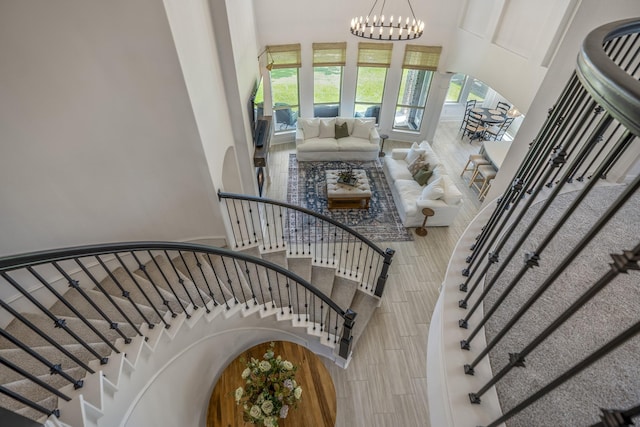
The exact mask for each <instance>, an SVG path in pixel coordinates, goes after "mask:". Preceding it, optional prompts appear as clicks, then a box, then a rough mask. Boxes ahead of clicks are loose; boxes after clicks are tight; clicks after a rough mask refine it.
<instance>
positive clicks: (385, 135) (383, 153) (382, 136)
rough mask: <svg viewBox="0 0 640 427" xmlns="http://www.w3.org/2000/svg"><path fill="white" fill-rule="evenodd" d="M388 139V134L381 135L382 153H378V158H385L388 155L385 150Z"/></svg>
mask: <svg viewBox="0 0 640 427" xmlns="http://www.w3.org/2000/svg"><path fill="white" fill-rule="evenodd" d="M387 138H389V135H387V134H386V133H381V134H380V139H381V140H382V144H381V145H380V152H379V153H378V157H384V156H385V154H386V153H385V152H384V151H383V150H384V141H385V140H386V139H387Z"/></svg>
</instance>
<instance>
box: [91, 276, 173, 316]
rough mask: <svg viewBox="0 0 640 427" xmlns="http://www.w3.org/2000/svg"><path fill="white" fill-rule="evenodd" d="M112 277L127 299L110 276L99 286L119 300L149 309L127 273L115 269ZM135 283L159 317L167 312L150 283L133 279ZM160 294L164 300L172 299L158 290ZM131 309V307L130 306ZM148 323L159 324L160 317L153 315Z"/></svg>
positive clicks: (138, 278) (145, 300) (163, 291)
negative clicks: (119, 298)
mask: <svg viewBox="0 0 640 427" xmlns="http://www.w3.org/2000/svg"><path fill="white" fill-rule="evenodd" d="M112 274H113V276H114V277H115V278H116V280H117V281H118V283H119V284H120V286H121V287H122V288H123V289H124V290H125V291H126V292H129V298H126V297H124V296H123V295H122V291H121V290H120V288H119V287H118V286H117V285H116V283H115V282H114V281H113V280H112V279H111V277H110V276H107V277H106V278H105V279H104V280H103V281H102V282H101V285H102V287H103V288H104V289H105V291H106V292H108V293H109V294H110V295H114V296H119V297H121V298H125V299H127V300H129V299H131V301H133V302H134V303H136V304H139V305H143V306H147V307H150V305H149V301H148V300H147V298H145V296H144V295H143V294H142V293H141V292H140V290H139V289H138V287H137V286H136V283H135V282H134V281H133V280H132V279H131V277H130V276H129V275H128V273H127V272H126V271H125V270H124V269H123V268H121V267H118V268H116V269H115V270H113V271H112ZM135 279H136V282H137V283H138V285H140V288H141V289H142V290H143V291H144V293H145V294H146V295H147V296H148V297H149V300H151V302H152V303H153V305H154V306H155V307H156V309H157V310H158V311H159V312H160V314H161V315H164V313H166V312H167V308H166V307H165V306H164V304H163V303H162V299H161V298H160V297H159V296H158V292H157V291H156V289H155V288H154V287H153V285H152V284H151V283H149V282H148V281H147V280H145V279H143V278H142V277H137V276H136V277H135ZM160 291H161V293H162V294H163V295H165V298H171V299H172V300H173V299H174V298H173V297H172V296H171V295H168V294H166V291H165V290H164V289H160ZM130 304H131V303H130ZM176 305H177V304H176ZM132 308H133V306H132ZM149 321H150V322H152V323H159V322H160V317H159V316H158V315H157V314H156V313H155V310H154V313H153V317H150V318H149Z"/></svg>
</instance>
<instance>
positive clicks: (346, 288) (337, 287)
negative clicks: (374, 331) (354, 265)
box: [330, 276, 359, 310]
mask: <svg viewBox="0 0 640 427" xmlns="http://www.w3.org/2000/svg"><path fill="white" fill-rule="evenodd" d="M358 286H359V284H358V282H357V281H355V280H351V279H349V278H346V277H342V276H336V277H335V279H334V280H333V288H332V290H331V295H330V297H331V299H332V300H333V302H335V303H336V304H338V305H339V306H340V307H341V308H342V309H343V310H346V309H347V308H349V307H351V302H352V301H353V296H354V295H355V293H356V291H357V290H358Z"/></svg>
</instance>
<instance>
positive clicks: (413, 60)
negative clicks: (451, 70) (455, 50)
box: [402, 44, 442, 71]
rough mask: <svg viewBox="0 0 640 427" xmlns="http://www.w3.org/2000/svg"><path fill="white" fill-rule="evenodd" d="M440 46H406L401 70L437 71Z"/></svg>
mask: <svg viewBox="0 0 640 427" xmlns="http://www.w3.org/2000/svg"><path fill="white" fill-rule="evenodd" d="M440 52H442V46H418V45H413V44H408V45H406V46H405V49H404V61H403V62H402V68H409V69H412V70H428V71H437V70H438V62H440Z"/></svg>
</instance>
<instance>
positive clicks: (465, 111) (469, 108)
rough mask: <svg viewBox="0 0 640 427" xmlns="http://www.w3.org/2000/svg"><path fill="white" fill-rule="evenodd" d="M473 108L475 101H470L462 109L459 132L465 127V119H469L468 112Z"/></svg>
mask: <svg viewBox="0 0 640 427" xmlns="http://www.w3.org/2000/svg"><path fill="white" fill-rule="evenodd" d="M474 108H476V100H475V99H471V100H469V101H467V105H466V106H465V108H464V117H463V118H462V123H460V129H458V130H459V131H460V130H462V128H464V127H465V126H466V125H467V119H468V118H469V111H471V110H472V109H474Z"/></svg>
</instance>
